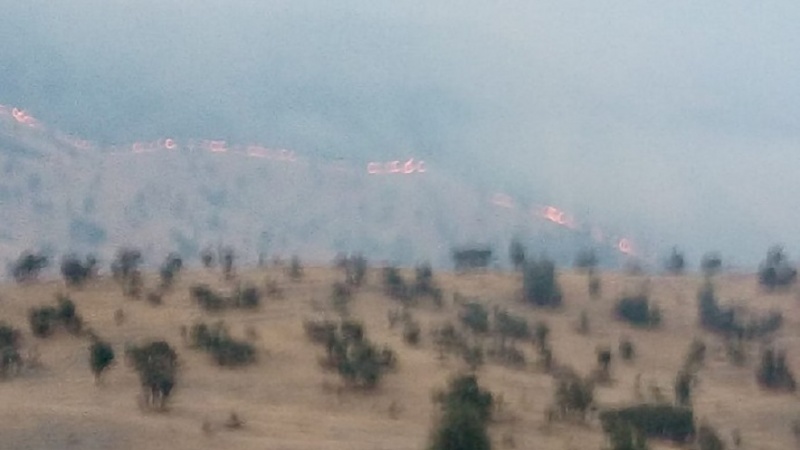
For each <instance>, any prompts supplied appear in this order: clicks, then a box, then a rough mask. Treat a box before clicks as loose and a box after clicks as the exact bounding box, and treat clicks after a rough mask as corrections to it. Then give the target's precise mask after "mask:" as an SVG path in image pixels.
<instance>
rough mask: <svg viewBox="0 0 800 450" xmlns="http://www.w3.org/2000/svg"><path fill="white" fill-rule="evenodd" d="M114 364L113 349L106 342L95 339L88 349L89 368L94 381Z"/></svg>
mask: <svg viewBox="0 0 800 450" xmlns="http://www.w3.org/2000/svg"><path fill="white" fill-rule="evenodd" d="M112 362H114V349H113V348H112V347H111V344H109V343H108V342H105V341H102V340H100V339H95V340H94V341H93V342H92V345H91V346H90V347H89V367H90V368H91V369H92V374H94V378H95V380H99V379H100V375H102V374H103V372H105V371H106V369H108V368H109V367H110V366H111V363H112Z"/></svg>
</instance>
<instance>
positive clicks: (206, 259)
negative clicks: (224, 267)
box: [200, 247, 214, 269]
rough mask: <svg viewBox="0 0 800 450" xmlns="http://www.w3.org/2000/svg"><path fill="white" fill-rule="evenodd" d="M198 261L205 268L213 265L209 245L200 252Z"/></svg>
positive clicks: (212, 253) (212, 252)
mask: <svg viewBox="0 0 800 450" xmlns="http://www.w3.org/2000/svg"><path fill="white" fill-rule="evenodd" d="M200 261H202V263H203V267H205V268H206V269H210V268H212V267H214V250H212V249H211V247H206V248H205V249H203V251H202V252H200Z"/></svg>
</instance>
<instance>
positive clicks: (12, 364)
mask: <svg viewBox="0 0 800 450" xmlns="http://www.w3.org/2000/svg"><path fill="white" fill-rule="evenodd" d="M21 342H22V333H20V331H19V330H16V329H14V328H12V327H11V326H10V325H8V324H7V323H5V322H0V377H2V378H6V377H7V376H8V375H9V373H10V372H11V371H12V369H13V370H14V371H15V372H19V370H20V369H21V368H22V356H20V353H19V347H20V343H21Z"/></svg>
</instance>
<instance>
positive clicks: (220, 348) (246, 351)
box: [189, 322, 256, 367]
mask: <svg viewBox="0 0 800 450" xmlns="http://www.w3.org/2000/svg"><path fill="white" fill-rule="evenodd" d="M189 336H190V341H191V343H192V346H193V347H195V348H199V349H201V350H205V351H206V352H208V353H209V354H210V355H211V356H212V357H213V359H214V361H215V362H216V363H217V365H220V366H229V367H236V366H243V365H247V364H251V363H253V362H255V356H256V351H255V347H253V345H252V344H250V343H249V342H245V341H238V340H236V339H234V338H232V337H231V336H230V334H229V333H228V329H227V328H226V327H225V325H224V323H222V322H217V323H215V324H213V325H211V326H209V325H207V324H205V323H198V324H195V325H193V326H192V329H191V331H190V333H189Z"/></svg>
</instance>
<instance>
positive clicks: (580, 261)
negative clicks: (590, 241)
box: [575, 248, 599, 272]
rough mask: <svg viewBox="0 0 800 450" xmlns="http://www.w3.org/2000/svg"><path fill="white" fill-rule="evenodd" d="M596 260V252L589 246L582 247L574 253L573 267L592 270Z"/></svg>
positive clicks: (595, 265) (597, 260)
mask: <svg viewBox="0 0 800 450" xmlns="http://www.w3.org/2000/svg"><path fill="white" fill-rule="evenodd" d="M598 262H599V259H598V258H597V253H595V251H594V249H591V248H585V249H582V250H581V251H579V252H578V254H577V255H575V268H576V269H579V270H584V271H587V272H593V271H594V269H595V267H597V264H598Z"/></svg>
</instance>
